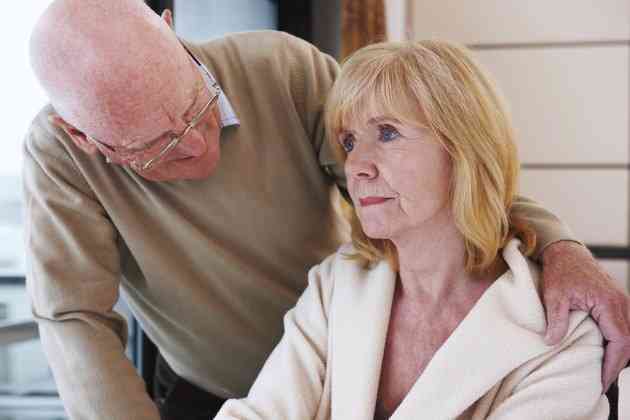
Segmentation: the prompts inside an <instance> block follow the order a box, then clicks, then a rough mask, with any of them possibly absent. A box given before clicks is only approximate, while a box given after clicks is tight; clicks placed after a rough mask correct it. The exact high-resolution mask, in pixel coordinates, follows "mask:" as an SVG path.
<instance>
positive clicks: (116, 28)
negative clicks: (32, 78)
mask: <svg viewBox="0 0 630 420" xmlns="http://www.w3.org/2000/svg"><path fill="white" fill-rule="evenodd" d="M31 62H32V65H33V69H34V71H35V74H36V75H37V77H38V78H39V80H40V82H41V84H42V85H43V87H44V89H45V90H46V91H47V93H48V95H49V97H50V100H51V102H52V104H53V106H54V107H55V109H56V110H57V112H58V113H59V114H60V115H61V117H63V119H64V120H66V121H67V122H68V123H69V124H71V125H73V126H74V127H75V128H77V129H79V130H80V131H82V132H84V133H87V134H89V135H90V136H92V137H94V138H98V139H105V141H107V142H110V143H114V144H120V145H123V144H129V143H130V142H133V141H137V140H141V139H142V138H150V137H151V135H152V134H151V130H158V131H159V130H160V129H162V128H163V127H164V126H166V125H167V124H168V123H169V120H171V123H172V120H173V119H174V118H176V117H177V116H179V114H181V113H182V112H183V111H184V109H182V107H185V104H189V103H190V100H191V98H192V97H193V96H194V89H195V88H196V87H197V86H196V82H197V81H198V78H199V75H198V73H196V70H195V68H194V66H193V64H192V62H191V61H190V59H189V57H188V56H187V54H186V52H185V51H184V49H183V48H182V47H181V46H180V44H179V41H178V40H177V37H176V36H175V34H174V32H173V31H172V30H171V29H170V28H169V26H168V25H167V24H166V23H165V22H164V20H163V19H161V18H160V17H159V16H157V15H156V14H155V13H153V11H152V10H151V9H149V8H148V7H147V6H146V5H145V4H144V2H142V1H140V0H107V1H102V0H56V1H55V2H53V3H52V5H51V6H50V7H49V8H48V9H47V10H46V12H45V13H44V14H43V16H42V17H41V18H40V20H39V22H38V23H37V25H36V27H35V30H34V32H33V34H32V37H31Z"/></svg>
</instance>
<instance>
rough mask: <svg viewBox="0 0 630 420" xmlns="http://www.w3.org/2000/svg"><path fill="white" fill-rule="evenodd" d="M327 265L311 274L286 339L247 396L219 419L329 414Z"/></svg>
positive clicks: (289, 419)
mask: <svg viewBox="0 0 630 420" xmlns="http://www.w3.org/2000/svg"><path fill="white" fill-rule="evenodd" d="M327 261H328V260H327ZM327 261H324V262H323V263H322V264H321V265H319V266H315V267H314V268H312V269H311V270H310V272H309V274H308V278H309V282H308V286H307V288H306V290H305V291H304V293H303V294H302V296H301V297H300V299H299V300H298V302H297V304H296V305H295V307H294V308H293V309H291V310H290V311H289V312H287V314H286V315H285V317H284V336H283V337H282V339H281V340H280V342H279V343H278V345H277V346H276V348H275V349H274V351H273V352H272V353H271V355H270V356H269V358H268V359H267V361H266V363H265V365H264V367H263V369H262V371H261V372H260V374H259V375H258V378H257V379H256V381H255V382H254V385H253V386H252V388H251V390H250V391H249V394H248V395H247V397H246V398H243V399H240V400H228V401H227V402H226V403H225V404H224V405H223V407H222V409H221V411H220V412H219V414H218V415H217V417H215V419H217V420H236V419H239V420H302V419H313V418H315V416H316V415H317V413H320V412H323V411H325V408H322V404H326V403H325V401H327V398H326V396H325V395H324V394H325V393H326V392H327V391H326V390H327V387H326V385H325V382H326V371H327V356H328V312H329V310H328V308H329V301H330V299H331V295H332V287H331V286H330V281H331V280H332V276H331V275H330V272H329V263H328V262H327Z"/></svg>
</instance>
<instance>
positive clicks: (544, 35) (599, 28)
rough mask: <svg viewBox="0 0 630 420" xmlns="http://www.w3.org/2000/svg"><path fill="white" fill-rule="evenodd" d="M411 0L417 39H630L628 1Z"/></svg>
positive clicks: (476, 41)
mask: <svg viewBox="0 0 630 420" xmlns="http://www.w3.org/2000/svg"><path fill="white" fill-rule="evenodd" d="M409 1H411V2H412V3H411V4H412V19H413V26H414V38H416V39H424V38H441V39H449V40H453V41H458V42H461V43H464V44H497V43H499V44H501V43H523V42H525V43H527V42H562V41H593V40H618V39H626V40H627V39H630V2H629V1H628V0H551V1H550V0H527V1H516V0H510V1H505V0H484V1H461V0H440V1H419V0H409Z"/></svg>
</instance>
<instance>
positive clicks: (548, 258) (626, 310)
mask: <svg viewBox="0 0 630 420" xmlns="http://www.w3.org/2000/svg"><path fill="white" fill-rule="evenodd" d="M542 260H543V270H542V293H543V303H544V305H545V310H546V312H547V333H546V336H545V341H546V342H547V343H548V344H549V345H553V344H557V343H558V342H559V341H560V340H561V339H562V338H563V337H564V336H565V335H566V333H567V330H568V327H569V311H570V310H582V311H587V312H590V314H591V316H592V317H593V319H594V320H595V322H597V324H598V326H599V329H600V330H601V332H602V335H603V336H604V338H605V339H606V341H607V344H606V352H605V354H604V369H603V372H602V384H603V386H604V390H607V389H608V388H609V387H610V385H611V384H612V383H613V382H614V380H615V379H616V378H617V376H618V375H619V372H621V370H622V369H623V368H624V367H625V366H626V365H627V364H628V360H630V298H629V297H628V295H627V294H626V293H624V291H622V290H621V289H620V288H619V286H617V285H616V284H615V283H614V281H613V280H612V278H611V277H610V276H609V275H608V273H606V271H605V270H604V269H603V268H602V266H601V265H600V264H599V263H598V262H597V261H596V260H595V258H593V256H592V254H591V253H590V252H589V251H588V249H586V248H585V247H583V246H582V245H580V244H577V243H575V242H570V241H560V242H556V243H554V244H551V245H549V246H548V247H547V248H545V251H544V252H543V255H542Z"/></svg>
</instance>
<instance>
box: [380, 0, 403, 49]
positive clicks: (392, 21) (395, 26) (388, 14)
mask: <svg viewBox="0 0 630 420" xmlns="http://www.w3.org/2000/svg"><path fill="white" fill-rule="evenodd" d="M406 3H407V0H385V18H386V21H385V22H386V30H387V40H388V41H401V40H403V39H407V35H408V34H407V33H406V32H407V28H406V26H407V4H406Z"/></svg>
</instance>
